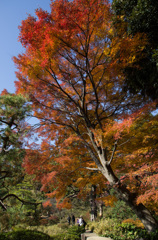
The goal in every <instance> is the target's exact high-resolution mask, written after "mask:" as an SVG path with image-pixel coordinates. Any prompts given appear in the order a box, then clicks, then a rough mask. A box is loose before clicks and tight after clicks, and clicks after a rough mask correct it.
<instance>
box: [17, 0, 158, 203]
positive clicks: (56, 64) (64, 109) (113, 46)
mask: <svg viewBox="0 0 158 240" xmlns="http://www.w3.org/2000/svg"><path fill="white" fill-rule="evenodd" d="M112 17H113V16H112V12H111V10H110V5H109V3H108V1H106V0H103V1H102V0H98V1H95V0H90V1H89V0H86V1H85V0H74V1H67V0H64V1H63V0H56V1H51V12H50V13H48V12H46V11H43V10H42V9H37V10H36V17H32V16H29V17H28V18H27V19H26V20H24V21H22V24H21V26H20V36H19V40H20V42H21V43H22V45H23V46H24V48H25V53H23V54H19V55H18V57H14V62H15V64H16V66H17V69H18V72H17V78H18V80H17V82H16V87H17V92H20V93H22V94H28V95H29V96H30V102H31V104H32V107H33V110H34V115H35V116H36V117H37V118H38V119H39V120H40V124H41V127H40V128H39V129H38V134H39V135H40V136H41V137H42V138H43V142H42V143H41V146H40V148H39V150H38V151H36V150H33V151H31V150H30V151H28V156H27V157H26V159H25V162H24V166H25V169H26V170H27V171H28V173H30V174H35V175H36V176H37V178H38V179H40V180H41V182H42V184H43V186H42V190H43V191H45V192H50V193H49V194H48V196H49V197H54V196H55V197H56V199H57V200H58V202H59V206H60V201H61V200H63V197H64V196H65V195H66V194H67V188H68V186H74V187H77V188H78V189H79V190H80V193H79V194H80V195H82V194H83V195H84V193H86V192H87V191H88V189H89V183H92V184H95V183H96V184H97V185H98V189H99V190H98V193H101V191H103V189H105V184H106V183H107V182H109V183H110V184H111V185H113V186H115V185H116V184H117V183H118V182H119V180H120V182H126V183H127V184H128V189H130V191H131V192H133V191H136V192H137V194H138V195H139V196H140V195H142V194H145V191H144V192H143V188H140V187H139V186H138V180H137V179H136V178H135V177H136V176H137V175H139V176H140V178H141V179H142V180H143V179H144V177H145V175H143V174H142V172H141V171H142V168H143V167H145V168H146V171H147V175H148V176H149V175H150V174H152V175H153V177H154V175H155V174H154V172H153V170H151V169H149V168H148V166H152V164H154V165H153V166H154V167H155V168H156V167H157V166H156V164H155V160H156V154H157V142H158V141H157V136H158V134H157V129H158V128H157V122H158V121H157V120H158V119H157V116H155V117H153V116H151V114H150V113H151V111H152V110H153V109H154V108H155V105H154V104H149V105H147V104H144V99H142V97H141V96H140V95H139V94H138V95H136V96H133V95H130V94H129V93H126V92H124V91H123V84H124V80H125V79H124V75H123V69H124V67H125V66H130V65H131V64H133V63H134V62H135V61H136V60H138V59H139V58H141V57H143V49H144V46H145V45H146V43H147V42H146V38H145V36H144V35H142V34H137V35H135V36H132V37H131V36H128V35H127V34H126V33H125V32H124V29H123V28H122V29H120V32H121V34H120V33H119V34H118V33H117V32H116V29H115V28H114V26H113V24H112ZM122 26H123V25H122ZM136 67H138V66H136ZM35 166H36V167H35ZM114 171H115V173H114ZM133 179H135V181H134V180H133ZM150 181H151V179H150V180H149V179H146V184H147V185H148V187H149V191H150V193H152V196H154V198H155V199H156V198H157V193H156V188H155V185H156V184H155V183H153V184H152V188H151V184H149V182H150ZM151 189H153V191H154V194H153V192H152V190H151ZM142 196H143V195H142ZM144 196H145V195H144ZM148 197H149V194H148V192H146V199H148ZM150 197H151V196H150ZM138 201H140V198H138ZM62 206H66V207H70V203H69V202H68V201H67V200H65V201H63V203H62Z"/></svg>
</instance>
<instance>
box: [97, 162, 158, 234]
mask: <svg viewBox="0 0 158 240" xmlns="http://www.w3.org/2000/svg"><path fill="white" fill-rule="evenodd" d="M102 173H103V175H104V176H105V177H106V179H107V180H108V181H109V182H110V184H111V185H112V186H113V188H114V189H115V190H116V191H117V193H118V195H119V199H121V200H123V201H124V202H126V204H127V205H128V206H130V207H131V208H132V210H133V211H134V212H135V214H136V215H137V217H138V218H139V219H140V221H141V222H142V223H143V225H144V227H145V229H146V230H147V231H148V232H154V231H156V230H157V229H158V222H157V221H156V219H155V218H154V217H153V216H152V215H151V213H150V211H149V210H148V209H147V208H146V207H145V206H144V205H143V204H138V205H137V204H136V194H133V193H131V192H130V191H129V190H128V189H127V187H126V186H125V185H123V184H121V183H120V181H119V179H118V178H117V177H116V176H115V174H114V172H113V170H112V168H111V166H110V165H108V166H106V168H104V171H102Z"/></svg>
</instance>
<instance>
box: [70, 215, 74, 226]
mask: <svg viewBox="0 0 158 240" xmlns="http://www.w3.org/2000/svg"><path fill="white" fill-rule="evenodd" d="M71 219H72V224H73V225H75V216H74V215H72V217H71Z"/></svg>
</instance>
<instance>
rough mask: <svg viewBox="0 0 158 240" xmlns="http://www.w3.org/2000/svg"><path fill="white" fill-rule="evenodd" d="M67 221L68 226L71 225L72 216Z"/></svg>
mask: <svg viewBox="0 0 158 240" xmlns="http://www.w3.org/2000/svg"><path fill="white" fill-rule="evenodd" d="M67 221H68V224H69V225H70V223H71V217H70V216H68V218H67Z"/></svg>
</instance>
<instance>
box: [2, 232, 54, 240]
mask: <svg viewBox="0 0 158 240" xmlns="http://www.w3.org/2000/svg"><path fill="white" fill-rule="evenodd" d="M2 239H3V240H37V239H40V240H51V237H50V236H49V235H47V234H45V233H42V232H38V231H32V230H19V231H13V232H8V233H1V234H0V240H2Z"/></svg>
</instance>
